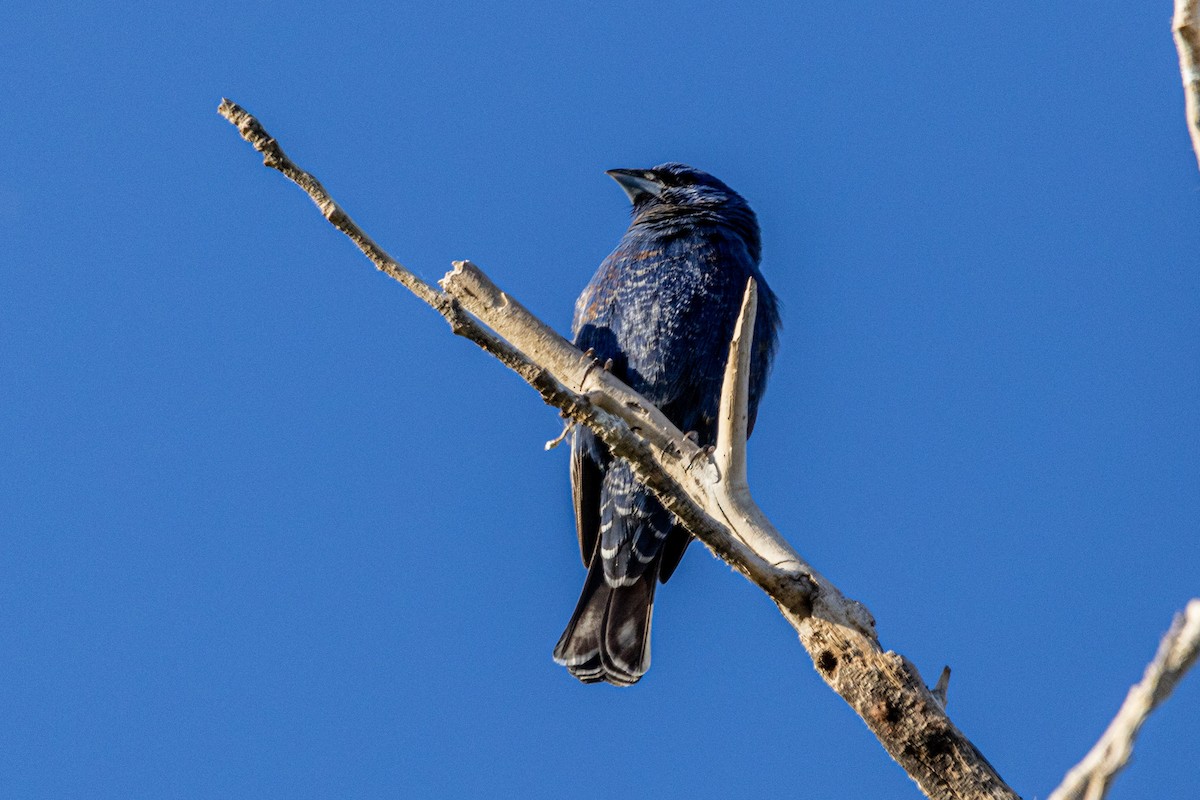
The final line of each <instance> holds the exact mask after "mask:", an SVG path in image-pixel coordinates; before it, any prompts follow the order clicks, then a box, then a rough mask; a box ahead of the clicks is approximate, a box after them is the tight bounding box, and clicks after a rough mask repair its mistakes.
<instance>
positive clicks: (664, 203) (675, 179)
mask: <svg viewBox="0 0 1200 800" xmlns="http://www.w3.org/2000/svg"><path fill="white" fill-rule="evenodd" d="M607 174H608V176H609V177H611V178H612V179H613V180H615V181H616V182H617V183H619V184H620V185H621V188H622V189H624V190H625V194H627V195H629V199H630V201H631V202H632V203H633V224H634V225H638V224H640V223H649V224H654V223H657V222H660V221H669V220H673V219H680V218H685V219H686V218H695V217H705V218H709V219H713V220H717V221H720V222H723V223H726V224H727V225H729V226H730V227H733V228H735V229H736V230H738V232H739V233H741V234H742V236H743V238H745V239H746V243H747V245H748V246H750V247H751V249H752V250H757V248H758V220H757V219H756V218H755V216H754V212H753V211H752V210H751V209H750V206H749V204H747V203H746V201H745V200H744V199H743V198H742V196H741V195H740V194H738V193H737V192H735V191H734V190H733V189H730V188H729V187H728V186H727V185H725V183H724V182H722V181H721V180H719V179H717V178H715V177H713V176H712V175H709V174H708V173H707V172H704V171H703V170H699V169H696V168H695V167H689V166H688V165H687V164H680V163H677V162H673V161H672V162H668V163H666V164H660V165H658V166H657V167H654V168H652V169H610V170H608V172H607Z"/></svg>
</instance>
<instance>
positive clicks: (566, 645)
mask: <svg viewBox="0 0 1200 800" xmlns="http://www.w3.org/2000/svg"><path fill="white" fill-rule="evenodd" d="M657 572H658V570H657V569H652V570H647V571H646V572H645V573H644V574H643V575H642V576H640V577H639V578H638V580H637V581H636V582H634V583H633V584H631V585H629V586H616V587H614V586H609V585H608V584H607V583H606V582H605V580H604V570H603V567H602V566H601V565H600V563H599V559H596V561H595V562H594V563H593V564H592V568H591V569H589V570H588V577H587V581H585V582H584V584H583V592H582V593H581V594H580V596H579V603H578V604H577V605H576V607H575V613H574V614H573V615H572V616H571V622H570V623H569V624H568V625H567V629H566V630H565V631H563V635H562V638H560V639H559V640H558V645H557V646H556V647H555V648H554V660H555V661H556V662H558V663H559V664H562V665H563V666H564V667H566V668H567V671H568V672H570V673H571V674H572V675H573V676H575V677H576V678H578V679H579V680H580V681H582V682H583V683H600V682H602V681H603V682H606V683H611V684H612V685H614V686H632V685H633V684H635V683H637V682H638V681H639V680H640V679H641V677H642V676H643V675H645V674H646V670H648V669H649V668H650V619H651V613H652V611H653V609H654V589H655V584H656V583H657V579H656V576H657Z"/></svg>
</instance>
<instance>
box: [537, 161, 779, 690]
mask: <svg viewBox="0 0 1200 800" xmlns="http://www.w3.org/2000/svg"><path fill="white" fill-rule="evenodd" d="M606 174H607V175H609V176H610V177H612V178H613V179H614V180H615V181H616V182H617V183H618V184H619V185H620V187H621V188H622V189H623V190H624V191H625V194H626V195H628V197H629V200H630V202H631V204H632V211H631V214H632V219H631V222H630V224H629V228H628V230H626V231H625V234H624V236H622V237H621V240H620V242H619V243H618V244H617V247H616V249H615V250H613V252H612V253H611V254H610V255H609V256H608V257H607V258H605V259H604V261H603V262H602V263H601V264H600V267H599V269H597V271H596V273H595V275H594V276H593V277H592V279H591V281H590V282H589V283H588V285H587V287H586V288H585V289H584V290H583V293H582V294H580V296H579V299H578V300H577V301H576V304H575V316H574V321H573V325H572V332H573V335H574V343H575V346H576V347H578V348H579V349H580V350H584V351H587V352H590V353H591V354H592V355H593V356H594V358H595V359H596V362H597V363H599V364H604V365H605V366H606V368H608V369H610V370H611V371H612V373H613V374H614V375H615V376H616V377H617V378H619V379H620V380H622V381H624V382H625V383H626V384H627V385H629V386H630V387H631V388H632V389H634V390H635V391H637V392H638V393H640V394H641V395H642V396H643V397H645V398H646V399H647V400H649V401H650V402H652V403H654V404H655V405H656V406H657V407H658V408H659V409H660V410H661V411H662V412H663V413H664V414H665V415H666V416H667V418H668V419H670V420H671V421H672V422H673V423H674V424H675V425H676V426H678V427H679V429H680V430H683V431H687V432H689V436H690V435H691V433H692V432H694V433H695V438H696V440H697V442H698V443H699V444H700V445H701V446H705V445H708V444H711V443H713V442H714V441H715V438H716V425H717V412H718V408H719V405H720V391H721V383H722V378H723V375H724V371H725V362H726V360H727V358H728V354H729V343H730V339H731V338H732V337H733V329H734V325H735V323H736V321H737V317H738V313H739V311H740V309H741V304H742V298H743V294H744V292H745V290H746V285H747V282H748V281H749V279H750V278H754V280H755V281H757V284H758V314H757V316H756V318H755V324H754V346H753V352H752V354H751V370H750V373H751V374H750V396H749V407H748V416H749V420H748V429H753V426H754V420H755V418H756V416H757V413H758V403H759V400H760V399H761V397H762V395H763V392H764V390H765V388H766V383H767V376H768V373H769V372H770V366H771V362H772V360H773V359H774V355H775V351H776V347H777V344H778V334H779V329H780V316H779V301H778V299H777V298H776V296H775V294H774V293H773V292H772V291H771V289H770V287H769V286H768V285H767V283H766V281H765V280H764V279H763V276H762V273H761V272H760V271H759V261H760V259H761V256H762V245H761V240H760V236H759V228H758V219H757V217H756V216H755V214H754V211H753V210H751V208H750V206H749V204H748V203H747V202H746V201H745V199H743V198H742V196H741V195H739V194H738V193H737V192H735V191H734V190H733V189H731V188H729V186H727V185H726V184H725V183H723V182H722V181H720V180H718V179H717V178H715V177H713V176H712V175H710V174H708V173H707V172H704V171H702V170H699V169H696V168H694V167H690V166H687V165H686V164H681V163H678V162H669V163H666V164H660V165H659V166H657V167H654V168H652V169H612V170H608V171H607V173H606ZM570 476H571V494H572V500H573V503H574V506H575V523H576V533H577V535H578V539H579V549H580V555H581V556H582V558H583V563H584V566H585V567H586V568H587V578H586V580H585V581H584V584H583V591H582V592H581V593H580V596H579V601H578V603H577V604H576V607H575V612H574V614H572V616H571V620H570V622H569V623H568V625H567V627H566V630H565V631H563V634H562V637H561V638H560V639H559V641H558V645H557V646H556V647H555V649H554V660H555V661H556V662H557V663H559V664H561V665H563V666H565V667H566V668H567V670H568V672H569V673H570V674H571V675H573V676H574V677H576V678H578V679H579V680H580V681H582V682H584V683H599V682H602V681H603V682H607V683H610V684H613V685H615V686H631V685H633V684H635V683H637V682H638V681H639V680H640V679H641V678H642V676H643V675H644V674H645V673H646V670H647V669H649V667H650V623H651V614H652V611H653V608H654V594H655V589H656V587H657V584H658V583H659V582H661V583H666V582H667V580H668V579H669V578H670V577H671V574H672V573H673V572H674V571H675V568H676V567H677V566H678V565H679V561H680V559H681V558H682V557H683V554H684V551H685V550H686V549H687V546H688V544H689V543H690V542H691V538H692V537H691V534H690V533H689V532H688V531H687V530H686V529H685V528H684V527H683V526H682V525H680V524H679V523H678V521H677V520H676V518H675V517H674V515H672V514H671V513H670V512H669V511H667V509H666V508H664V507H663V505H662V504H661V503H660V502H659V501H658V500H657V499H656V498H655V497H654V496H653V494H652V493H651V492H650V491H649V490H648V489H647V488H646V487H645V486H644V485H643V484H642V483H640V482H639V481H638V480H637V478H636V477H635V475H634V473H633V470H632V468H631V467H630V465H629V463H628V462H627V461H625V460H623V459H619V458H614V457H613V456H612V454H611V453H610V452H609V450H608V448H607V447H606V446H605V445H604V444H603V443H602V442H601V441H600V440H599V439H598V438H597V437H596V436H595V434H593V433H592V432H591V431H590V430H587V429H584V428H582V427H577V428H576V429H575V430H574V431H573V433H572V439H571V464H570Z"/></svg>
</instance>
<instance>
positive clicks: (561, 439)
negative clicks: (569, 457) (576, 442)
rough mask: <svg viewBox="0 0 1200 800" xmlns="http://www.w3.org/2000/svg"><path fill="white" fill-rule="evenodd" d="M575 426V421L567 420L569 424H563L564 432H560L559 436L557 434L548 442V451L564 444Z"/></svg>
mask: <svg viewBox="0 0 1200 800" xmlns="http://www.w3.org/2000/svg"><path fill="white" fill-rule="evenodd" d="M574 427H575V423H574V421H572V420H567V424H566V425H563V429H562V433H560V434H559V435H558V436H555V437H554V438H553V439H551V440H550V441H548V442H546V448H545V449H546V450H547V451H550V450H553V449H554V448H556V447H558V446H559V445H560V444H562V443H563V442H564V441H565V440H566V438H567V434H569V433H570V432H571V430H572V429H573V428H574Z"/></svg>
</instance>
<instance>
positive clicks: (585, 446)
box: [571, 428, 604, 567]
mask: <svg viewBox="0 0 1200 800" xmlns="http://www.w3.org/2000/svg"><path fill="white" fill-rule="evenodd" d="M593 438H594V434H593V433H592V432H591V431H588V430H584V429H582V428H576V429H575V432H574V433H573V434H571V496H572V499H573V500H574V505H575V530H576V532H577V533H578V535H579V555H580V556H581V557H582V558H583V565H584V566H585V567H586V566H589V565H590V563H591V560H592V554H593V553H594V552H596V541H597V539H599V534H600V489H601V487H602V486H603V485H604V473H603V472H602V471H601V469H600V465H599V464H597V463H596V461H595V459H593V458H592V454H591V450H592V449H593V445H594V442H593V441H592V440H593Z"/></svg>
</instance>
